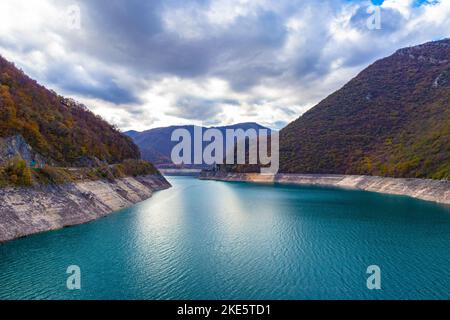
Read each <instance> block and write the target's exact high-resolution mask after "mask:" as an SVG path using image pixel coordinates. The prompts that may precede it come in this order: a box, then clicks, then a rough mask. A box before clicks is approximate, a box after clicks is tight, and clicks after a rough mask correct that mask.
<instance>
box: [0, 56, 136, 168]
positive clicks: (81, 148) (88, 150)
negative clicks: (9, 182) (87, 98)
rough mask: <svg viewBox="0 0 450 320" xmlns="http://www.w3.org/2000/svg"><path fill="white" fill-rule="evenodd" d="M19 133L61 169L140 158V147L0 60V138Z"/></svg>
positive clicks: (82, 109)
mask: <svg viewBox="0 0 450 320" xmlns="http://www.w3.org/2000/svg"><path fill="white" fill-rule="evenodd" d="M17 134H20V135H22V136H23V137H24V138H25V140H26V141H27V143H28V144H29V145H30V146H31V147H32V148H33V149H34V150H35V151H36V152H38V153H39V154H41V155H42V156H44V157H46V158H47V159H49V160H51V161H52V162H54V163H57V164H58V165H61V166H72V165H81V166H82V165H83V164H86V163H89V162H90V161H91V160H92V159H99V160H101V161H105V162H107V163H118V162H122V161H123V160H125V159H139V157H140V154H139V149H138V147H137V146H136V145H135V144H134V143H133V142H132V140H131V139H130V138H129V137H127V136H125V135H123V134H121V133H120V132H119V131H118V130H117V129H116V128H115V127H114V126H111V125H110V124H108V123H107V122H106V121H104V120H103V119H101V118H100V117H99V116H96V115H94V114H93V113H92V112H90V111H89V110H88V109H87V108H86V107H85V106H83V105H81V104H78V103H76V102H75V101H72V100H70V99H66V98H63V97H61V96H59V95H57V94H56V93H55V92H53V91H50V90H48V89H46V88H45V87H43V86H41V85H39V84H38V83H37V82H36V81H34V80H32V79H30V78H29V77H28V76H26V75H25V74H24V73H23V72H22V71H21V70H19V69H17V68H16V67H15V66H14V65H13V64H12V63H10V62H8V61H6V60H5V59H3V58H2V57H1V56H0V137H9V136H13V135H17Z"/></svg>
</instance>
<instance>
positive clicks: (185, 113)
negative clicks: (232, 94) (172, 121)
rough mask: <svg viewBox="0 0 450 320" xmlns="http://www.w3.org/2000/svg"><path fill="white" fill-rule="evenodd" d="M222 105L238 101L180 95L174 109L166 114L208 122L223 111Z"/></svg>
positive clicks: (234, 103)
mask: <svg viewBox="0 0 450 320" xmlns="http://www.w3.org/2000/svg"><path fill="white" fill-rule="evenodd" d="M224 105H232V106H237V105H239V101H236V100H233V99H202V98H196V97H182V98H180V99H178V101H177V103H176V106H175V110H174V111H172V112H168V113H167V114H168V115H172V116H175V117H179V118H183V119H189V120H205V121H206V120H207V121H209V123H213V122H217V119H215V118H216V117H217V116H218V115H219V114H220V113H222V112H223V106H224Z"/></svg>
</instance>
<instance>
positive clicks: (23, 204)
mask: <svg viewBox="0 0 450 320" xmlns="http://www.w3.org/2000/svg"><path fill="white" fill-rule="evenodd" d="M169 187H170V184H169V182H168V181H167V180H166V179H165V178H164V177H163V176H161V175H148V176H142V177H127V178H122V179H116V180H115V181H113V182H110V181H106V180H99V181H82V182H75V183H67V184H63V185H48V186H36V187H32V188H25V187H23V188H3V189H0V242H4V241H8V240H12V239H15V238H19V237H23V236H26V235H30V234H34V233H38V232H43V231H48V230H55V229H60V228H63V227H65V226H71V225H77V224H82V223H86V222H89V221H92V220H95V219H98V218H101V217H104V216H106V215H108V214H110V213H112V212H114V211H117V210H120V209H123V208H127V207H129V206H131V205H133V204H135V203H138V202H141V201H143V200H146V199H148V198H150V197H151V196H152V194H153V192H155V191H159V190H163V189H167V188H169Z"/></svg>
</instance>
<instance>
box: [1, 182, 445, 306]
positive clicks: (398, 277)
mask: <svg viewBox="0 0 450 320" xmlns="http://www.w3.org/2000/svg"><path fill="white" fill-rule="evenodd" d="M169 181H170V183H171V184H172V185H173V188H171V189H169V190H166V191H161V192H157V193H155V194H154V196H153V197H152V198H151V199H149V200H147V201H144V202H142V203H139V204H138V205H135V206H133V207H131V208H128V209H125V210H122V211H120V212H117V213H115V214H112V215H110V216H108V217H106V218H103V219H100V220H97V221H94V222H92V223H88V224H84V225H79V226H74V227H70V228H65V229H62V230H58V231H53V232H47V233H42V234H37V235H33V236H30V237H27V238H23V239H18V240H15V241H11V242H8V243H6V244H3V245H0V299H449V298H450V208H449V207H448V206H445V205H439V204H435V203H432V202H425V201H421V200H416V199H412V198H408V197H402V196H392V195H384V194H376V193H370V192H363V191H351V190H340V189H332V188H318V187H298V186H287V185H257V184H249V183H240V182H228V183H227V182H216V181H201V180H197V179H195V178H193V177H169ZM72 265H76V266H79V268H80V270H81V290H69V289H68V288H67V286H66V281H67V278H68V277H69V276H70V275H68V274H66V270H67V268H68V267H69V266H72ZM371 265H376V266H379V268H380V270H381V289H380V290H369V289H368V288H367V279H368V277H369V276H370V274H367V273H366V271H367V268H368V267H369V266H371Z"/></svg>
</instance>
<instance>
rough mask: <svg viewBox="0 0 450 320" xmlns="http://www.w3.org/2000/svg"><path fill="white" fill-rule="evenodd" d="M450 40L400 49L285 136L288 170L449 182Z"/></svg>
mask: <svg viewBox="0 0 450 320" xmlns="http://www.w3.org/2000/svg"><path fill="white" fill-rule="evenodd" d="M449 128H450V39H446V40H442V41H436V42H430V43H426V44H423V45H419V46H416V47H411V48H405V49H401V50H398V51H397V52H396V53H395V54H393V55H392V56H390V57H388V58H385V59H382V60H379V61H377V62H375V63H374V64H372V65H371V66H369V67H368V68H366V69H365V70H364V71H362V72H361V73H360V74H359V75H358V76H357V77H355V78H354V79H352V80H351V81H350V82H348V83H347V84H346V85H345V86H344V87H343V88H342V89H340V90H338V91H337V92H335V93H333V94H332V95H330V96H329V97H327V98H326V99H325V100H323V101H322V102H320V103H319V104H318V105H317V106H315V107H314V108H312V109H311V110H309V111H308V112H306V113H305V114H304V115H303V116H301V117H300V118H299V119H297V120H296V121H294V122H292V123H291V124H289V125H288V126H287V127H286V128H284V129H283V130H282V131H281V132H280V163H281V168H280V171H281V172H284V173H336V174H367V175H380V176H392V177H420V178H435V179H449V178H450V132H449Z"/></svg>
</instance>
